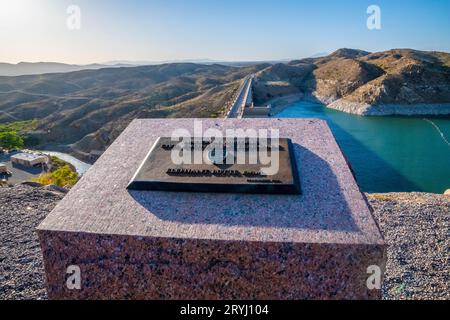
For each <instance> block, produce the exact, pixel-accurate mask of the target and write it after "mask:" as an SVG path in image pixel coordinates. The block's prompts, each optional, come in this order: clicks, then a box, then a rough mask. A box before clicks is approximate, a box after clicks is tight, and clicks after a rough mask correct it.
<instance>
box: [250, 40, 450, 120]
mask: <svg viewBox="0 0 450 320" xmlns="http://www.w3.org/2000/svg"><path fill="white" fill-rule="evenodd" d="M254 95H255V97H254V98H255V101H256V102H257V103H261V104H264V103H277V102H280V101H281V103H282V101H283V99H282V98H283V97H287V96H297V98H298V99H308V100H317V101H320V102H322V103H325V104H326V105H327V106H328V107H329V108H334V109H337V110H340V111H344V112H349V113H354V114H359V115H392V114H398V115H418V114H421V115H442V114H450V54H449V53H445V52H425V51H418V50H412V49H393V50H389V51H384V52H377V53H370V52H367V51H362V50H356V49H339V50H337V51H335V52H333V53H332V54H330V55H328V56H325V57H318V58H307V59H300V60H294V61H291V62H290V63H288V64H287V65H286V64H275V65H273V66H270V67H268V68H267V69H265V70H262V71H260V72H259V73H258V74H257V77H256V78H255V85H254Z"/></svg>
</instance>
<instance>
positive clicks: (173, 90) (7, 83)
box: [0, 63, 269, 158]
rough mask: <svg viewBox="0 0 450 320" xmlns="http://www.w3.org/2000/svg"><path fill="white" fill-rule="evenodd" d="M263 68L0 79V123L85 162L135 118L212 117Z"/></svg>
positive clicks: (182, 67) (187, 66) (149, 69)
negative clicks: (30, 126)
mask: <svg viewBox="0 0 450 320" xmlns="http://www.w3.org/2000/svg"><path fill="white" fill-rule="evenodd" d="M268 66H269V65H268V64H261V65H254V66H249V67H232V66H224V65H218V64H212V65H204V64H194V63H172V64H162V65H154V66H140V67H127V68H103V69H99V70H82V71H76V72H69V73H51V74H41V75H24V76H17V77H0V123H2V122H13V121H20V120H31V119H38V120H39V125H38V128H37V131H35V132H33V135H34V137H35V138H37V139H38V140H39V141H40V142H41V143H43V144H51V145H65V146H67V147H68V148H70V149H69V151H72V152H73V153H75V154H76V155H78V156H80V157H82V158H87V157H88V156H89V152H90V151H93V150H104V149H105V147H106V146H108V145H109V144H110V143H111V142H112V141H113V140H114V139H115V137H117V136H118V135H119V134H120V133H121V132H122V130H123V129H124V128H125V127H126V126H127V125H128V123H129V122H130V121H132V120H133V119H135V118H168V117H185V118H190V117H217V116H222V115H224V114H225V113H226V108H227V107H229V106H230V105H229V103H230V102H231V100H232V98H233V95H234V93H235V92H236V90H237V89H238V87H239V85H240V80H242V79H243V78H245V77H246V76H247V75H248V74H251V73H255V72H258V71H260V70H262V69H264V68H267V67H268Z"/></svg>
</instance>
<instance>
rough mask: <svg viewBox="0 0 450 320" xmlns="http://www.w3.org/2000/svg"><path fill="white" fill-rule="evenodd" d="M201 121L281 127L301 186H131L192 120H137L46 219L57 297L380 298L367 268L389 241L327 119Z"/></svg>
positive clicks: (49, 271) (46, 253)
mask: <svg viewBox="0 0 450 320" xmlns="http://www.w3.org/2000/svg"><path fill="white" fill-rule="evenodd" d="M202 121H203V127H204V129H206V128H208V127H215V128H218V129H221V130H225V129H226V128H243V129H246V128H254V129H259V128H262V129H267V128H276V129H279V130H280V137H286V138H290V139H291V140H292V143H293V148H294V152H295V157H296V159H297V165H298V170H299V176H300V182H301V188H302V195H261V194H259V195H258V194H233V193H189V192H166V191H135V190H127V188H126V187H127V185H128V183H129V182H130V179H131V178H132V177H133V175H134V173H135V172H136V170H137V169H138V168H139V166H140V164H141V163H142V161H143V159H144V158H145V157H146V155H147V153H148V151H149V150H150V148H151V147H152V145H153V144H154V142H155V141H156V140H157V139H158V137H160V136H170V135H171V133H172V131H173V130H174V129H177V128H185V129H188V130H189V131H191V132H192V131H193V124H194V120H193V119H177V120H168V119H158V120H156V119H155V120H150V119H148V120H135V121H133V122H132V123H131V124H130V125H129V127H128V128H127V129H126V130H125V131H124V132H123V133H122V134H121V136H120V137H119V138H118V139H117V140H116V141H115V142H114V143H113V144H112V145H111V147H110V148H109V149H108V150H107V151H106V152H105V153H104V154H103V155H102V156H101V157H100V159H99V160H97V162H96V163H95V165H94V166H93V167H92V168H91V169H90V170H89V171H88V172H87V173H86V174H85V175H84V176H83V178H82V179H81V181H79V182H78V183H77V185H76V186H75V187H74V188H73V189H72V190H71V191H70V192H69V193H68V194H67V196H66V197H65V198H64V199H63V200H62V201H61V202H60V203H59V204H58V205H57V207H56V208H55V209H54V210H53V211H52V212H51V213H50V215H49V216H48V217H47V218H46V219H45V220H44V221H43V222H42V223H41V225H40V226H39V227H38V235H39V239H40V243H41V248H42V253H43V257H44V263H45V272H46V286H47V292H48V296H49V298H50V299H107V298H112V299H377V298H379V297H380V290H378V289H373V290H370V289H368V288H367V285H366V280H367V278H368V277H369V274H367V268H368V267H369V266H372V265H375V266H379V267H380V269H381V271H382V273H383V272H384V267H385V261H386V247H385V243H384V241H383V238H382V236H381V234H380V232H379V229H378V226H377V225H376V223H375V221H374V219H373V217H372V215H371V212H370V209H369V207H368V204H367V202H366V200H365V198H364V196H363V194H362V193H361V192H360V190H359V188H358V186H357V184H356V182H355V179H354V177H353V175H352V173H351V170H350V169H349V167H348V164H347V163H346V161H345V158H344V157H343V155H342V153H341V151H340V149H339V147H338V145H337V144H336V141H335V140H334V138H333V135H332V133H331V131H330V129H329V128H328V126H327V124H326V122H324V121H321V120H314V119H302V120H300V119H242V120H237V119H236V120H234V119H229V120H228V119H227V120H215V119H208V120H202ZM71 265H75V266H78V267H79V268H80V272H81V288H80V289H76V288H75V289H73V288H72V289H69V288H68V287H67V285H66V280H67V277H68V276H69V275H68V274H67V268H68V267H69V266H71Z"/></svg>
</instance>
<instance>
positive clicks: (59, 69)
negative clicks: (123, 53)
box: [0, 62, 133, 77]
mask: <svg viewBox="0 0 450 320" xmlns="http://www.w3.org/2000/svg"><path fill="white" fill-rule="evenodd" d="M132 66H133V65H130V64H123V63H115V64H98V63H93V64H86V65H76V64H65V63H58V62H19V63H17V64H13V63H4V62H0V76H3V77H16V76H22V75H34V74H45V73H64V72H73V71H80V70H97V69H102V68H121V67H132Z"/></svg>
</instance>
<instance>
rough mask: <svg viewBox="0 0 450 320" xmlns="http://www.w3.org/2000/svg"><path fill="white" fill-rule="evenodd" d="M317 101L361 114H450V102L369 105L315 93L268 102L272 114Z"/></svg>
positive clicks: (340, 109) (274, 115) (343, 110)
mask: <svg viewBox="0 0 450 320" xmlns="http://www.w3.org/2000/svg"><path fill="white" fill-rule="evenodd" d="M301 101H306V102H315V103H320V104H324V105H325V106H326V107H327V108H330V109H334V110H338V111H342V112H346V113H350V114H354V115H359V116H446V115H450V103H444V104H415V105H400V104H385V105H369V104H363V103H356V102H350V101H345V100H343V99H339V100H334V99H333V98H332V97H320V96H313V95H304V94H294V95H288V96H283V97H278V98H275V99H273V100H271V101H269V102H268V104H270V105H271V111H270V115H271V116H272V117H276V115H277V114H278V113H280V112H282V111H283V110H285V109H287V108H289V107H290V106H291V105H293V104H295V103H297V102H301Z"/></svg>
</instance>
